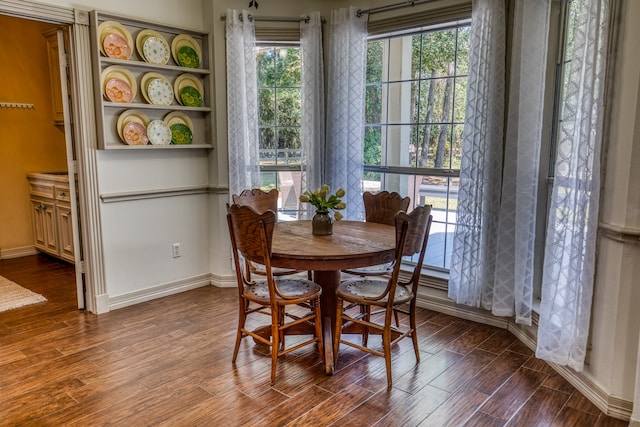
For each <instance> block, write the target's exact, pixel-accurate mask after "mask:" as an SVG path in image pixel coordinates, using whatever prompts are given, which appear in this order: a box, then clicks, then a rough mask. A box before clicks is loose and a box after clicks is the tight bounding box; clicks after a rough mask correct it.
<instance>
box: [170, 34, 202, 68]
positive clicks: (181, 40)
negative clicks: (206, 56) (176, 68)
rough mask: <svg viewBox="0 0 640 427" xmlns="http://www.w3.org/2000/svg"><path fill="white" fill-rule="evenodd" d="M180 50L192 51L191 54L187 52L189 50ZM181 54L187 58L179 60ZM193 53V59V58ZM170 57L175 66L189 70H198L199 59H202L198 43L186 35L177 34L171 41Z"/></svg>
mask: <svg viewBox="0 0 640 427" xmlns="http://www.w3.org/2000/svg"><path fill="white" fill-rule="evenodd" d="M182 48H189V49H190V50H193V53H191V52H190V51H189V49H185V50H182ZM181 51H182V52H189V53H188V54H187V53H183V55H188V56H189V57H188V58H187V57H185V58H182V59H181V58H180V56H179V54H180V53H181ZM194 53H195V57H194ZM171 55H173V60H174V61H175V62H176V64H179V65H181V66H183V67H189V68H198V67H199V66H200V58H202V49H201V48H200V45H199V44H198V42H197V41H196V40H195V39H194V38H193V37H191V36H190V35H188V34H178V35H177V36H175V37H174V38H173V40H172V41H171Z"/></svg>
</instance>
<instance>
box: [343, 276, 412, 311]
mask: <svg viewBox="0 0 640 427" xmlns="http://www.w3.org/2000/svg"><path fill="white" fill-rule="evenodd" d="M387 283H388V282H387V281H386V280H378V279H372V278H368V277H365V278H362V279H350V280H345V281H344V282H343V283H341V284H340V286H338V288H337V289H336V295H338V296H339V297H340V298H342V299H345V300H347V301H354V302H357V301H358V300H367V302H368V303H369V304H376V305H384V304H386V303H387V300H388V298H387V296H385V297H383V298H381V299H379V300H375V301H373V300H374V299H375V298H376V297H378V296H380V295H382V294H383V293H384V291H385V289H386V288H387ZM412 298H413V292H411V290H410V289H408V288H406V287H404V286H402V285H400V284H398V286H396V292H395V296H394V299H393V302H394V304H404V303H406V302H408V301H410V300H411V299H412Z"/></svg>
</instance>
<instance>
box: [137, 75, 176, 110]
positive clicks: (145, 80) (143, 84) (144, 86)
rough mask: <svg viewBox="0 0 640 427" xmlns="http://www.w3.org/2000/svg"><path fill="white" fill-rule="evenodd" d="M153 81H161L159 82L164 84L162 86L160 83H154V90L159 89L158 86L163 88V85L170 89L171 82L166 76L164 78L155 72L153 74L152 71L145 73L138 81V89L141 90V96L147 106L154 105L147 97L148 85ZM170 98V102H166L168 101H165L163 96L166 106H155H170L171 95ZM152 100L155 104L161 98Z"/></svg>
mask: <svg viewBox="0 0 640 427" xmlns="http://www.w3.org/2000/svg"><path fill="white" fill-rule="evenodd" d="M153 80H161V81H163V82H164V83H163V84H161V83H155V84H154V87H156V89H157V88H159V87H160V85H163V86H164V85H169V87H171V82H170V81H169V79H168V78H167V77H166V76H164V75H162V74H160V73H156V72H153V71H152V72H150V73H146V74H145V75H143V76H142V78H141V79H140V89H141V92H142V96H143V97H144V99H145V100H146V101H147V102H148V103H149V104H154V102H153V101H152V100H151V98H150V97H149V91H148V89H149V84H150V83H151V81H153ZM170 98H171V100H170V101H168V100H167V99H166V96H165V102H169V103H168V104H157V105H170V104H171V103H173V95H171V97H170ZM154 99H155V100H156V102H157V101H158V100H159V99H161V97H159V96H155V98H154Z"/></svg>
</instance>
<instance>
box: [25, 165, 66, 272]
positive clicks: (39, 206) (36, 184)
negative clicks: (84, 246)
mask: <svg viewBox="0 0 640 427" xmlns="http://www.w3.org/2000/svg"><path fill="white" fill-rule="evenodd" d="M27 179H28V181H29V194H30V197H31V208H32V209H31V214H32V220H33V240H34V241H33V244H34V246H35V247H36V249H38V250H39V251H42V252H45V253H47V254H49V255H53V256H56V257H58V258H62V259H64V260H66V261H69V262H72V263H73V262H74V259H75V258H74V247H73V221H72V217H71V199H70V197H69V176H68V175H67V174H58V173H56V174H48V173H32V174H28V175H27Z"/></svg>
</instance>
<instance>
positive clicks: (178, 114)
mask: <svg viewBox="0 0 640 427" xmlns="http://www.w3.org/2000/svg"><path fill="white" fill-rule="evenodd" d="M164 122H165V123H166V124H168V125H169V127H171V126H173V125H175V124H183V125H187V126H188V127H189V129H191V132H192V133H193V132H194V130H193V122H192V121H191V118H190V117H189V116H187V115H186V114H185V113H183V112H182V111H172V112H171V113H169V114H167V115H166V116H165V117H164Z"/></svg>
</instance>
